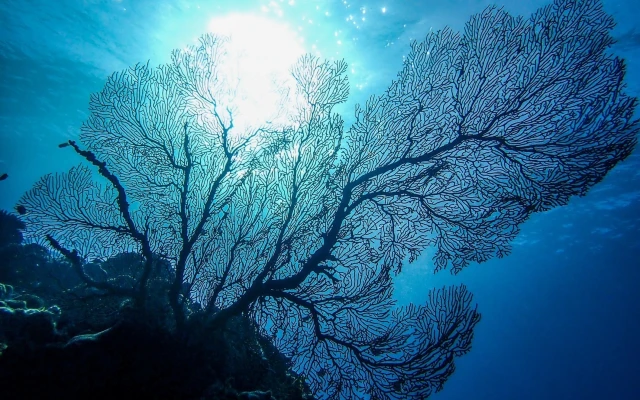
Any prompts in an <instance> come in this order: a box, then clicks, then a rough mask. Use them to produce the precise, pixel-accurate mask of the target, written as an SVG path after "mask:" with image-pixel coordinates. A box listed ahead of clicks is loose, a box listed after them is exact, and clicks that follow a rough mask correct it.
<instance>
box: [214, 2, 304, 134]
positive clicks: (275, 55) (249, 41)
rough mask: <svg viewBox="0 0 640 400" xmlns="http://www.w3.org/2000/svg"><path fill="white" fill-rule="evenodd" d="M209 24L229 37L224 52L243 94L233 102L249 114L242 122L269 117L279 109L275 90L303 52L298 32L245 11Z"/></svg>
mask: <svg viewBox="0 0 640 400" xmlns="http://www.w3.org/2000/svg"><path fill="white" fill-rule="evenodd" d="M208 28H209V32H212V33H215V34H220V35H223V36H228V37H229V38H230V42H229V46H228V54H227V56H228V57H229V58H230V59H231V61H232V62H231V63H229V64H228V65H229V66H230V68H232V69H233V70H232V71H229V72H230V73H232V74H233V75H234V76H235V75H237V77H238V85H239V89H240V91H241V92H242V93H243V94H244V95H243V97H242V98H241V99H236V102H235V103H236V105H238V107H239V108H241V109H242V114H243V116H244V118H245V119H246V118H249V120H245V122H246V123H248V124H250V125H253V124H261V123H262V122H264V121H265V120H268V119H270V118H271V117H272V116H273V115H274V114H275V113H276V112H277V111H278V110H277V107H278V100H279V95H278V90H279V89H282V87H281V85H282V84H283V82H284V81H287V80H289V78H290V72H289V71H290V68H291V66H292V65H293V64H294V63H295V61H296V60H297V59H298V58H299V57H300V56H301V55H302V54H303V53H304V50H303V48H302V46H301V45H300V42H299V40H298V38H297V35H296V34H295V33H294V32H293V31H291V30H289V29H288V27H287V26H286V25H283V24H279V23H277V22H274V21H271V20H269V19H266V18H261V17H256V16H253V15H246V14H232V15H228V16H225V17H222V18H215V19H213V20H211V22H210V23H209V27H208ZM278 82H279V83H278Z"/></svg>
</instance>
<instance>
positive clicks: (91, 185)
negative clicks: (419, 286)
mask: <svg viewBox="0 0 640 400" xmlns="http://www.w3.org/2000/svg"><path fill="white" fill-rule="evenodd" d="M612 27H613V21H612V19H611V18H610V17H609V16H607V15H606V14H605V13H604V12H603V10H602V7H601V5H600V3H599V2H598V1H594V0H584V1H572V0H557V1H556V2H555V3H554V4H553V5H550V6H547V7H544V8H543V9H541V10H539V11H538V12H536V13H535V14H534V15H533V16H532V17H531V18H530V19H528V20H526V19H523V18H515V17H512V16H510V15H509V14H508V13H506V12H504V11H502V10H499V9H496V8H489V9H487V10H485V11H484V12H483V13H481V14H479V15H476V16H473V17H472V18H471V19H470V20H469V22H468V23H467V25H466V27H465V30H464V33H462V34H459V33H456V32H453V31H452V30H450V29H444V30H442V31H438V32H434V33H430V34H429V35H428V36H427V38H426V39H425V40H424V41H423V42H420V43H415V44H414V45H413V46H412V50H411V52H410V54H409V55H408V57H407V58H406V61H405V64H404V67H403V69H402V71H401V72H400V73H399V74H398V77H397V79H396V80H395V81H393V82H392V84H391V85H390V86H389V88H388V90H387V91H386V92H385V93H383V94H382V95H379V96H373V97H372V98H371V99H370V100H369V101H368V102H367V103H366V104H365V105H364V106H363V107H358V108H357V112H356V117H357V120H356V122H355V123H354V124H353V125H352V126H351V128H350V129H349V130H348V131H346V132H345V131H344V130H343V121H342V119H341V117H340V116H339V115H337V114H336V113H334V112H333V109H334V107H335V106H336V105H337V104H340V103H342V102H344V101H345V100H346V98H347V94H348V82H347V78H346V70H347V66H346V64H345V63H344V62H343V61H336V62H322V61H320V60H318V59H316V58H314V57H310V56H306V57H303V58H302V59H301V60H300V61H299V62H298V63H297V64H296V66H295V67H294V68H293V70H292V76H293V78H294V80H295V83H296V88H295V93H288V94H287V93H284V96H285V99H286V96H287V95H289V96H297V98H298V99H299V102H298V103H297V105H296V107H295V108H294V110H293V111H292V112H291V114H290V115H289V119H288V120H287V121H285V122H282V121H280V120H278V122H271V123H265V124H263V125H261V126H259V127H248V128H246V129H245V130H243V131H238V128H237V127H236V123H237V121H236V120H235V119H234V118H236V117H237V115H236V113H238V112H240V113H241V112H242V111H243V110H237V109H235V108H234V105H233V102H228V101H227V100H228V99H233V96H234V92H233V86H232V85H230V84H229V82H227V81H225V79H224V76H223V75H222V74H221V72H220V70H219V64H220V62H221V60H222V59H223V54H224V48H225V47H224V46H225V41H224V40H223V39H221V38H218V37H215V36H210V35H207V36H204V37H203V38H202V39H201V43H200V45H199V47H194V48H189V49H187V50H177V51H175V52H174V53H173V58H172V62H171V63H170V64H168V65H163V66H160V67H158V68H151V67H149V66H148V65H144V64H139V65H136V66H134V67H132V68H130V69H128V70H125V71H123V72H120V73H115V74H114V75H112V76H111V77H110V78H109V79H108V81H107V83H106V85H105V87H104V89H103V90H102V91H101V92H99V93H97V94H94V95H93V96H92V97H91V102H90V111H91V115H90V117H89V119H88V120H87V121H86V123H85V124H84V125H83V127H82V134H81V137H80V141H79V142H75V141H69V146H67V147H69V148H71V149H72V150H74V151H75V152H76V153H77V154H79V155H80V156H81V157H83V158H84V159H85V160H86V161H88V162H89V163H90V164H92V165H93V166H95V167H96V168H97V171H98V172H99V174H100V175H101V177H102V179H101V180H100V181H96V180H94V179H93V176H92V172H91V169H90V168H88V167H86V166H79V167H76V168H73V169H72V170H70V171H69V172H68V173H66V174H57V175H48V176H46V177H44V178H42V179H41V180H40V181H39V182H38V183H37V184H36V185H35V186H34V188H33V189H32V190H31V191H29V192H28V193H27V194H25V196H24V197H23V198H22V199H21V201H20V204H21V205H24V206H25V207H26V210H27V213H26V215H25V216H24V220H25V221H27V222H28V235H29V237H30V238H31V239H32V240H42V241H43V243H44V242H46V243H48V244H49V245H50V246H52V247H53V248H55V249H57V250H58V251H60V252H61V253H63V254H64V255H65V256H66V257H67V258H68V259H69V260H70V261H71V263H72V264H73V265H74V268H75V270H76V271H77V273H78V274H79V276H81V277H82V279H83V281H84V283H85V284H86V285H88V286H90V287H94V288H97V289H100V290H104V291H106V292H109V291H120V290H121V289H122V286H118V285H113V284H112V283H110V282H108V281H104V280H102V281H100V280H97V279H95V278H94V277H91V276H90V275H88V274H87V272H86V270H85V264H86V262H87V260H91V259H94V258H100V259H103V258H108V257H110V256H112V255H115V254H118V253H127V252H131V253H138V254H140V256H141V258H140V261H139V263H138V271H139V274H137V275H136V276H135V279H134V284H133V285H130V286H127V289H126V291H122V292H121V294H122V295H125V296H129V297H130V298H131V299H132V300H133V303H134V304H135V306H137V307H140V308H142V307H144V306H145V304H146V302H148V301H149V300H148V298H149V296H150V290H149V286H150V283H149V282H150V280H151V279H152V276H153V271H154V268H155V265H156V263H158V262H160V260H162V262H165V263H168V264H169V265H171V266H172V268H173V272H172V273H173V278H172V282H171V283H170V284H169V288H168V290H167V293H168V302H169V305H170V307H171V310H172V314H173V318H174V320H175V327H176V330H177V331H178V332H181V331H184V330H185V329H186V327H187V326H188V323H189V321H190V320H191V318H192V315H199V316H202V315H204V316H205V319H206V321H207V322H206V324H208V326H210V327H211V328H212V329H223V327H224V326H225V324H226V323H227V322H228V321H229V320H230V319H231V318H233V317H235V316H238V315H241V314H244V315H247V316H249V317H250V318H251V319H252V320H253V321H254V322H255V324H256V326H257V328H258V329H259V330H260V332H261V333H262V335H263V336H265V337H268V338H270V340H271V341H272V342H273V343H275V344H276V346H277V347H278V349H279V350H280V351H281V352H283V353H284V354H285V355H286V356H287V357H290V358H291V359H292V362H293V365H294V369H295V370H296V371H298V372H299V373H300V374H301V375H302V376H303V377H304V378H305V379H306V381H307V382H308V384H309V385H310V387H311V389H312V390H313V391H314V392H315V393H316V394H317V395H318V396H320V397H323V398H354V397H357V396H358V394H360V393H368V394H370V395H371V396H372V398H407V397H415V398H426V397H428V396H429V395H431V394H432V393H433V392H434V391H438V390H440V389H442V387H443V384H444V382H445V381H446V380H447V379H448V377H449V376H450V375H451V374H452V373H453V370H454V358H455V357H457V356H460V355H463V354H465V353H466V352H467V351H469V349H470V347H471V338H472V333H473V328H474V326H475V325H476V324H477V322H478V321H479V314H478V313H477V312H476V309H475V307H474V306H473V305H472V301H471V295H470V293H469V292H468V291H467V290H466V288H464V287H458V288H448V289H441V290H434V291H432V292H430V296H429V301H428V303H427V304H425V305H420V306H418V305H411V306H408V307H401V308H395V307H394V302H393V300H392V290H393V286H392V276H393V274H394V273H396V272H398V271H400V269H401V266H402V264H403V263H404V262H406V261H407V260H408V261H409V262H412V261H414V260H416V258H417V257H418V255H419V254H420V253H421V252H422V251H423V250H424V249H425V248H427V247H435V248H436V249H437V252H436V255H435V258H434V261H435V265H436V268H437V269H439V270H440V269H445V268H450V269H451V270H452V271H453V272H458V271H460V270H461V269H462V268H463V267H464V266H465V265H467V264H468V263H469V262H482V261H485V260H487V259H489V258H491V257H495V256H497V257H501V256H504V255H506V254H508V252H509V249H510V242H511V240H512V239H513V238H514V237H515V236H516V234H517V232H518V227H519V226H520V224H521V223H522V222H524V221H525V220H526V219H527V218H528V217H529V216H530V215H531V214H532V213H533V212H537V211H543V210H548V209H551V208H553V207H556V206H559V205H563V204H566V203H567V202H568V201H569V199H570V198H571V196H575V195H584V194H585V193H586V192H587V191H588V190H589V188H590V187H592V186H593V185H594V184H596V183H597V182H599V181H600V180H601V179H602V178H603V177H604V176H605V174H606V173H607V172H608V171H609V170H610V169H611V168H613V166H615V165H616V163H618V162H619V161H621V160H623V159H624V158H625V157H627V156H628V155H629V154H630V153H631V151H632V149H633V146H634V145H635V138H636V134H637V131H638V125H637V121H635V120H633V112H634V109H635V106H636V99H634V98H631V97H629V96H628V95H626V94H625V93H624V91H623V89H624V84H623V78H624V64H623V62H622V61H621V60H619V59H617V58H615V57H613V56H611V55H609V54H608V53H607V48H608V47H609V46H610V45H611V44H612V39H611V37H610V35H609V32H610V30H611V28H612ZM245 112H246V111H245ZM249 112H250V111H249ZM239 115H241V114H239ZM45 238H46V239H45ZM191 300H193V301H196V302H197V303H199V304H200V305H201V307H202V310H201V311H199V312H198V313H195V314H194V313H191V312H190V311H189V307H187V305H188V303H189V302H190V301H191ZM356 382H357V384H356Z"/></svg>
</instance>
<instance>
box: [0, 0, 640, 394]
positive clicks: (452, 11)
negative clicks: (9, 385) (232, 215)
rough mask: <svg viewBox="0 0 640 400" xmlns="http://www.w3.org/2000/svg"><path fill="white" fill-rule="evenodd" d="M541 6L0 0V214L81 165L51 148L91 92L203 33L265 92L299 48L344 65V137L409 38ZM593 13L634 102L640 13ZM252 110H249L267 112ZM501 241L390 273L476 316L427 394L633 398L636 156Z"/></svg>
mask: <svg viewBox="0 0 640 400" xmlns="http://www.w3.org/2000/svg"><path fill="white" fill-rule="evenodd" d="M550 2H551V1H550V0H506V1H505V0H466V1H463V0H444V1H436V0H395V1H394V0H375V1H371V0H368V1H357V0H344V1H342V0H295V1H293V0H291V1H289V0H284V1H278V0H274V1H249V0H224V1H219V0H209V1H192V0H176V1H169V0H157V1H155V0H154V1H151V0H103V1H100V0H58V1H44V0H33V1H28V0H7V1H2V2H0V57H1V59H0V74H1V75H0V76H2V79H1V80H0V175H2V174H5V173H6V174H7V175H8V176H7V178H6V179H4V180H3V181H1V182H0V209H4V210H13V209H14V207H15V206H16V204H17V202H18V200H19V199H20V198H21V196H23V194H24V193H25V192H27V191H28V190H29V189H30V188H31V187H32V186H33V185H34V183H35V182H36V181H37V180H38V179H39V178H40V177H41V176H43V175H45V174H48V173H51V172H64V171H67V170H68V169H69V168H70V167H72V166H74V165H77V164H78V163H80V162H82V161H83V160H82V159H81V158H80V157H79V156H78V155H77V154H75V153H74V152H73V151H66V150H69V149H59V148H58V145H59V144H60V143H61V142H65V141H68V140H77V139H78V138H79V135H80V127H81V125H82V124H83V122H84V121H85V120H87V118H88V117H89V110H88V105H89V97H90V95H91V94H92V93H96V92H99V91H100V90H102V88H103V86H104V85H105V82H106V80H107V77H109V76H110V75H111V74H112V73H113V72H116V71H120V70H123V69H126V68H128V67H130V66H133V65H135V64H137V63H142V64H145V63H147V62H148V63H149V65H150V66H154V67H155V66H157V65H160V64H163V63H167V62H169V61H170V56H171V51H172V50H174V49H184V48H185V47H187V46H189V45H193V44H195V43H197V40H198V38H199V37H200V36H201V35H202V34H204V33H207V32H216V33H222V34H225V35H227V34H228V35H232V36H235V37H237V38H238V40H239V41H240V42H241V43H243V46H246V47H245V48H243V50H242V51H246V52H247V54H249V56H248V57H250V58H249V60H250V61H249V62H247V65H243V66H238V67H237V68H238V70H239V71H241V72H242V74H244V76H250V77H251V76H253V77H254V78H246V79H247V81H246V82H248V83H247V85H248V87H251V88H253V90H255V91H256V92H259V93H260V95H259V96H258V97H259V98H262V99H264V98H265V96H267V92H268V91H269V90H270V88H269V87H263V84H262V82H263V81H264V80H265V79H267V78H268V77H270V76H271V75H267V74H265V75H264V76H262V75H261V74H262V73H264V71H265V70H267V69H268V68H273V71H271V70H268V71H269V74H277V73H280V71H282V70H285V71H286V70H287V66H288V63H289V61H290V62H291V63H293V61H295V60H296V59H297V58H298V57H299V56H301V55H302V54H304V53H307V52H308V53H311V54H314V55H316V56H318V57H320V58H322V59H329V60H340V59H344V60H345V61H346V62H347V64H348V70H347V72H346V74H347V76H348V78H349V84H350V93H349V97H348V100H347V102H346V103H345V104H343V105H340V106H339V108H338V111H339V112H340V113H341V115H342V116H343V118H344V119H345V126H346V127H347V128H348V127H349V126H350V124H351V123H352V122H353V121H354V120H355V117H354V112H353V109H354V106H355V105H356V104H364V103H365V102H366V101H367V99H368V98H369V97H370V96H371V95H373V94H381V93H383V92H384V91H385V90H386V89H387V87H388V86H389V84H390V83H391V81H392V80H393V79H395V78H396V76H397V74H398V71H400V70H401V68H402V66H403V61H404V59H405V57H406V56H407V54H409V51H410V49H411V46H410V45H411V43H412V42H413V41H414V40H418V41H422V40H423V39H424V38H425V37H426V36H427V35H428V34H429V32H432V31H437V30H440V29H443V28H445V27H447V26H448V27H451V28H452V29H453V30H454V31H462V30H463V29H464V25H465V23H466V22H467V21H468V19H469V18H470V17H471V16H472V15H474V14H477V13H480V12H482V11H483V10H485V9H486V8H487V7H488V6H491V5H496V6H497V7H499V8H502V9H503V10H505V11H507V12H508V13H510V14H511V15H522V16H524V17H525V18H529V16H530V15H531V14H532V13H534V12H535V11H536V10H538V9H539V8H540V7H543V6H545V5H547V4H549V3H550ZM602 4H603V7H604V10H605V11H606V12H607V13H608V14H609V15H611V16H612V17H613V19H614V20H615V22H616V23H617V25H616V27H615V28H614V29H613V31H612V36H613V37H614V39H615V40H616V43H615V44H614V45H612V46H611V47H610V49H609V52H610V53H613V54H615V55H616V56H618V57H620V58H623V59H624V60H625V63H626V66H627V69H626V76H625V81H624V82H625V84H626V89H625V92H626V94H628V95H629V96H632V97H638V96H640V22H639V19H638V17H637V11H638V10H637V8H638V4H637V2H636V1H633V0H618V1H613V0H603V1H602ZM256 43H257V44H258V45H257V46H256ZM252 52H255V53H252ZM251 57H253V58H251ZM256 77H257V78H256ZM251 79H254V81H252V80H251ZM261 91H265V93H264V94H262V92H261ZM247 101H248V102H250V101H257V100H247ZM274 102H275V100H274V101H270V103H272V104H273V103H274ZM254 106H255V107H256V111H255V114H256V115H260V113H262V112H265V113H266V111H265V109H263V108H266V107H268V105H265V104H261V103H256V105H254ZM265 115H267V114H265ZM635 117H636V118H637V117H638V111H637V109H636V114H635ZM247 123H249V124H250V123H251V122H247ZM185 129H186V128H185ZM512 244H513V249H512V252H511V253H510V254H509V255H507V256H505V257H503V258H493V259H490V260H488V261H486V262H482V263H471V265H469V266H468V267H465V268H464V269H463V270H462V271H461V272H459V273H458V274H456V275H453V274H450V272H449V271H446V270H445V271H439V272H438V273H435V274H434V270H435V269H436V268H435V265H434V262H433V256H434V252H433V251H429V250H427V251H425V252H424V253H423V254H421V255H420V256H419V257H418V259H417V260H416V261H415V262H413V263H411V264H409V263H406V265H404V266H403V268H402V272H401V273H400V274H399V275H398V276H396V277H395V278H394V281H395V287H394V297H395V299H397V301H398V303H399V304H401V305H406V304H410V303H415V304H423V303H424V302H425V300H426V298H427V293H428V291H429V290H430V289H432V288H440V287H442V286H443V285H448V284H460V283H463V284H465V285H466V286H467V288H468V290H469V291H470V292H471V293H473V295H474V297H473V301H474V303H477V307H478V308H477V309H478V311H479V312H480V313H481V315H482V319H481V320H480V322H479V323H478V324H477V326H476V328H475V333H474V339H473V343H472V349H471V351H470V352H469V353H468V354H466V355H464V356H461V357H460V358H457V359H456V370H455V372H454V373H453V375H452V376H451V378H450V379H449V380H448V381H447V382H446V383H445V384H444V389H443V390H442V391H441V392H438V393H436V394H434V395H433V396H432V397H431V398H433V399H437V400H455V399H474V400H475V399H477V400H489V399H491V400H511V399H519V400H529V399H531V400H533V399H637V398H640V379H639V378H638V377H640V362H639V359H640V340H638V338H639V337H640V153H638V150H637V149H636V150H635V152H634V153H632V154H631V155H630V156H629V157H628V158H626V159H625V160H623V161H621V162H620V163H619V164H618V165H616V166H615V167H614V168H613V169H612V170H611V171H610V172H609V173H608V174H607V175H606V177H605V178H604V179H603V180H602V181H601V182H600V183H597V184H596V185H595V186H594V187H593V188H592V189H590V190H589V191H588V193H587V194H586V195H585V196H583V197H572V198H571V200H570V201H569V204H568V205H565V206H561V207H557V208H553V209H551V210H549V211H545V212H540V213H535V214H533V215H532V216H531V217H530V218H529V219H528V220H527V221H525V222H524V223H523V224H522V226H521V231H520V233H519V234H518V235H517V237H516V238H515V239H514V241H513V243H512ZM0 392H1V389H0ZM0 397H1V396H0Z"/></svg>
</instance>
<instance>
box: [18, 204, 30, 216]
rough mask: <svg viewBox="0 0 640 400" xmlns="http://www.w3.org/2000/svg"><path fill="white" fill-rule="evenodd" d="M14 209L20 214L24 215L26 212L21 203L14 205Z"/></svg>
mask: <svg viewBox="0 0 640 400" xmlns="http://www.w3.org/2000/svg"><path fill="white" fill-rule="evenodd" d="M16 211H17V212H18V214H20V215H25V214H26V213H27V208H26V207H25V206H23V205H22V204H18V205H17V206H16Z"/></svg>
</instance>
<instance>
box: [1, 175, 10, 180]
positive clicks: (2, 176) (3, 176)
mask: <svg viewBox="0 0 640 400" xmlns="http://www.w3.org/2000/svg"><path fill="white" fill-rule="evenodd" d="M8 177H9V175H7V174H2V175H1V176H0V181H3V180H5V179H7V178H8Z"/></svg>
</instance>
